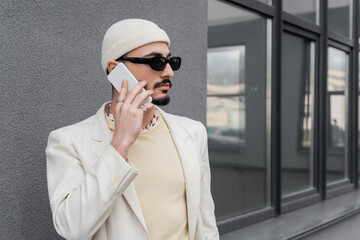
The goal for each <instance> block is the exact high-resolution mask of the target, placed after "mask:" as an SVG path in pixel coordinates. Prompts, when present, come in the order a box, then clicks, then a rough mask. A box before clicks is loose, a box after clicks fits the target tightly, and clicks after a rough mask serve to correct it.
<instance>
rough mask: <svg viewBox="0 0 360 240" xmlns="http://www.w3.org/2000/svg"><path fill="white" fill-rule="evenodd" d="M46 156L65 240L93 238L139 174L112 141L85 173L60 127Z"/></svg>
mask: <svg viewBox="0 0 360 240" xmlns="http://www.w3.org/2000/svg"><path fill="white" fill-rule="evenodd" d="M89 150H90V147H89ZM46 158H47V180H48V191H49V198H50V206H51V210H52V213H53V222H54V225H55V229H56V231H57V232H58V233H59V234H60V235H61V236H62V237H64V238H65V239H91V238H92V236H93V235H94V234H95V232H96V231H97V230H98V229H99V228H100V226H101V225H102V224H103V223H104V222H105V220H106V219H107V218H108V216H109V215H110V212H111V209H112V205H113V204H114V202H115V201H116V200H117V199H118V198H119V197H120V196H121V194H122V193H123V192H124V190H125V189H126V188H127V186H128V185H129V184H130V183H131V182H132V181H133V179H134V178H135V177H136V175H137V171H136V169H134V168H132V167H131V166H130V165H129V164H128V163H127V162H126V160H125V159H123V158H122V156H121V155H120V154H119V153H118V152H117V151H116V150H115V149H114V148H113V147H112V146H111V145H110V144H109V145H108V146H106V147H105V149H104V151H103V153H102V155H101V156H100V157H99V159H98V161H97V163H96V164H95V166H94V167H93V168H92V169H91V170H90V171H89V172H86V173H85V171H84V168H83V165H82V163H81V160H80V159H79V156H78V154H77V151H76V148H75V146H74V144H73V143H72V141H70V140H69V139H68V138H67V137H66V136H65V134H63V133H62V132H60V131H59V130H56V131H53V132H51V133H50V135H49V139H48V146H47V148H46Z"/></svg>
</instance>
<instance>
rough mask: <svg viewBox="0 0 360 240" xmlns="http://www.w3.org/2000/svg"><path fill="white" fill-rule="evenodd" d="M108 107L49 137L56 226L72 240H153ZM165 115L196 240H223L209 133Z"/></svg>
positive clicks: (191, 232)
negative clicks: (118, 148) (213, 185)
mask: <svg viewBox="0 0 360 240" xmlns="http://www.w3.org/2000/svg"><path fill="white" fill-rule="evenodd" d="M105 104H106V103H105ZM105 104H104V105H103V106H102V107H101V108H100V109H99V110H98V112H97V113H96V114H95V115H94V116H92V117H90V118H88V119H86V120H84V121H82V122H79V123H77V124H74V125H70V126H67V127H64V128H60V129H58V130H55V131H52V132H51V133H50V135H49V139H48V146H47V148H46V157H47V180H48V191H49V197H50V205H51V210H52V213H53V222H54V226H55V229H56V231H57V232H58V233H59V234H60V235H61V236H62V237H64V238H66V239H94V240H122V239H124V240H143V239H144V240H150V237H149V233H148V231H147V228H146V224H145V220H144V216H143V214H142V210H141V206H140V203H139V200H138V197H137V194H136V191H135V188H134V184H133V180H134V178H135V177H136V175H137V170H136V169H135V167H134V166H133V165H132V164H131V163H129V162H127V161H126V160H125V159H124V158H123V157H122V156H121V155H120V154H119V153H118V152H117V151H116V150H115V149H114V148H113V147H112V146H111V145H110V141H111V139H112V134H113V133H112V132H111V131H110V130H109V128H108V125H107V123H106V120H105V118H104V106H105ZM160 114H161V116H162V117H163V119H164V120H165V122H166V123H167V125H168V126H169V128H170V132H171V135H172V137H173V139H174V142H175V145H176V148H177V149H178V152H179V155H180V158H181V161H182V165H183V169H184V175H185V181H186V200H187V214H188V227H189V236H190V239H191V240H203V239H211V240H212V239H219V234H218V229H217V226H216V221H215V215H214V202H213V199H212V196H211V193H210V168H209V160H208V150H207V136H206V130H205V127H204V126H203V125H202V124H201V123H200V122H197V121H194V120H190V119H188V118H185V117H179V116H175V115H171V114H167V113H165V112H163V111H161V110H160ZM144 157H146V155H144ZM166 240H167V239H166Z"/></svg>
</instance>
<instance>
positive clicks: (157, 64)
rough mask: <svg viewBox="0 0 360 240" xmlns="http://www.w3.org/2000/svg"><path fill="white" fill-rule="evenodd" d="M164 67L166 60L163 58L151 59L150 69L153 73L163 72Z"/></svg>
mask: <svg viewBox="0 0 360 240" xmlns="http://www.w3.org/2000/svg"><path fill="white" fill-rule="evenodd" d="M165 65H166V59H165V58H163V57H153V58H152V61H151V63H150V67H151V68H152V69H154V70H155V71H162V70H164V68H165Z"/></svg>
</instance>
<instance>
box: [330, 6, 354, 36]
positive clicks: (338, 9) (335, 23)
mask: <svg viewBox="0 0 360 240" xmlns="http://www.w3.org/2000/svg"><path fill="white" fill-rule="evenodd" d="M351 12H352V0H328V24H329V29H330V30H332V31H335V32H337V33H340V34H342V35H344V36H346V37H350V38H351V28H352V24H351V23H352V14H351Z"/></svg>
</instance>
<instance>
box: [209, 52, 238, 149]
mask: <svg viewBox="0 0 360 240" xmlns="http://www.w3.org/2000/svg"><path fill="white" fill-rule="evenodd" d="M244 62H245V46H230V47H219V48H211V49H209V51H208V74H207V76H208V81H207V82H208V84H207V130H208V136H209V147H210V148H211V149H215V148H216V149H233V150H239V149H240V148H244V146H245V134H244V133H245V94H244V93H245V79H244V77H245V76H244Z"/></svg>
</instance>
